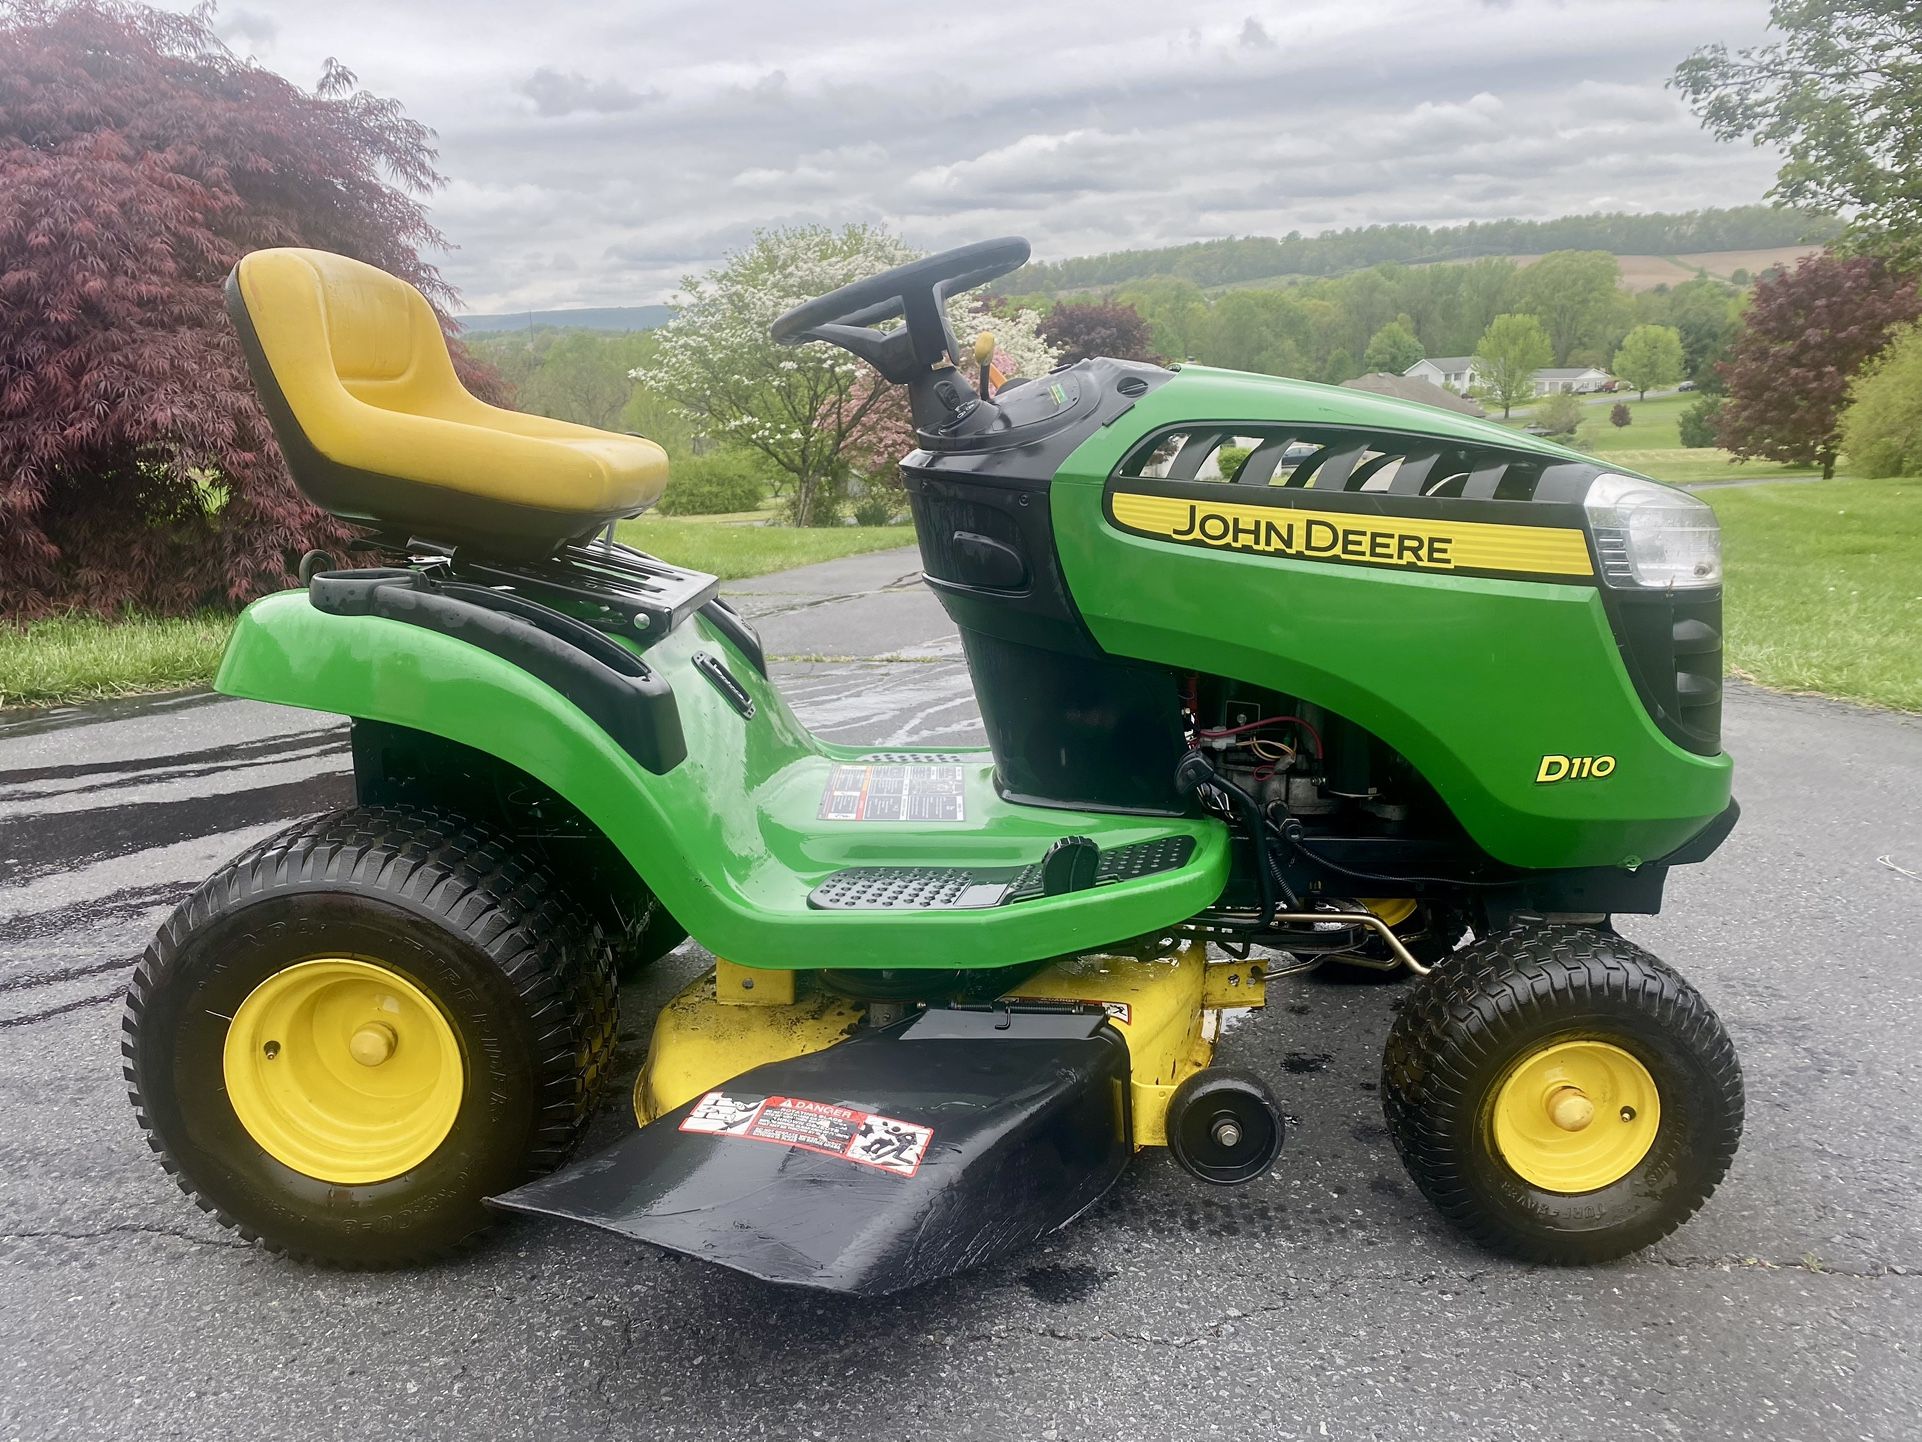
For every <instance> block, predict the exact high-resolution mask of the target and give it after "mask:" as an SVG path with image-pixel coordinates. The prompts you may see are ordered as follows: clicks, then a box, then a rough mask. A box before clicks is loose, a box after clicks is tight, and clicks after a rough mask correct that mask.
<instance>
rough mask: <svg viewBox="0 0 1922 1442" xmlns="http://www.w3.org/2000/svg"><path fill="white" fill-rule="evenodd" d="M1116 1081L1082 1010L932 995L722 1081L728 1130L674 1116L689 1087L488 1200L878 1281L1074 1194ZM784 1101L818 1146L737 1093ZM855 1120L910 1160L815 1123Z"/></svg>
mask: <svg viewBox="0 0 1922 1442" xmlns="http://www.w3.org/2000/svg"><path fill="white" fill-rule="evenodd" d="M1128 1079H1129V1071H1128V1048H1127V1044H1126V1043H1125V1042H1123V1041H1122V1040H1121V1037H1120V1035H1119V1033H1117V1032H1116V1031H1115V1030H1114V1028H1113V1027H1111V1026H1109V1025H1108V1024H1107V1021H1106V1018H1105V1016H1104V1015H1102V1014H1100V1013H1099V1011H1098V1010H1097V1009H1093V1008H1070V1007H1059V1008H1040V1007H1027V1006H1020V1005H1016V1006H1013V1007H1009V1006H1006V1005H1000V1006H996V1007H993V1008H992V1009H990V1008H959V1007H957V1008H935V1009H932V1010H930V1011H927V1012H925V1013H923V1014H922V1015H920V1016H919V1017H916V1018H914V1019H913V1020H911V1021H907V1022H903V1023H901V1024H900V1025H898V1026H895V1027H890V1028H888V1029H887V1030H885V1031H867V1032H863V1033H861V1034H859V1035H857V1036H855V1037H854V1038H852V1039H851V1040H848V1041H845V1042H842V1043H840V1044H839V1045H838V1046H832V1047H829V1048H828V1049H827V1050H825V1051H819V1052H814V1053H811V1054H809V1055H807V1056H800V1057H795V1058H793V1059H792V1060H789V1061H781V1062H775V1063H772V1064H771V1065H768V1066H762V1067H756V1068H755V1069H754V1070H752V1071H749V1072H745V1073H743V1074H742V1075H741V1076H738V1077H736V1078H734V1079H733V1080H731V1081H728V1082H724V1083H722V1084H721V1086H720V1087H718V1088H716V1091H717V1092H719V1093H721V1094H722V1096H723V1097H724V1098H726V1104H727V1105H728V1106H730V1107H733V1106H734V1105H735V1104H737V1103H745V1104H746V1109H745V1110H744V1111H743V1114H742V1117H741V1120H739V1121H738V1122H736V1123H735V1127H736V1130H735V1131H734V1132H733V1133H732V1134H729V1133H717V1132H715V1131H712V1130H707V1131H694V1130H684V1129H683V1128H684V1126H685V1125H686V1124H687V1123H688V1121H689V1118H690V1115H691V1114H692V1113H693V1111H694V1109H695V1108H696V1107H697V1106H699V1105H701V1101H700V1100H699V1099H697V1100H696V1101H694V1102H690V1103H688V1104H687V1105H685V1106H682V1107H680V1108H678V1109H676V1110H674V1111H672V1112H669V1113H668V1114H667V1115H666V1116H664V1117H662V1118H661V1119H660V1120H659V1121H657V1122H655V1123H654V1124H653V1125H651V1126H647V1127H643V1128H641V1130H640V1131H638V1132H635V1133H632V1134H631V1135H629V1136H628V1137H626V1138H625V1139H624V1140H622V1141H619V1142H616V1143H615V1144H614V1145H613V1146H611V1147H609V1148H608V1149H607V1150H606V1151H603V1152H601V1153H599V1154H598V1155H595V1156H591V1157H588V1158H585V1159H584V1160H582V1161H579V1162H576V1163H575V1164H574V1165H572V1166H571V1167H568V1168H566V1169H565V1170H563V1171H560V1172H557V1173H555V1174H554V1175H553V1176H551V1177H546V1178H543V1179H542V1180H540V1181H537V1182H532V1183H529V1184H528V1185H527V1186H524V1187H521V1188H520V1189H519V1190H517V1191H513V1192H510V1193H508V1194H507V1195H506V1196H504V1197H499V1198H496V1199H495V1202H494V1204H495V1205H496V1206H500V1207H504V1208H507V1209H510V1210H513V1211H518V1212H533V1213H536V1214H539V1215H543V1216H551V1217H563V1218H567V1219H570V1220H573V1221H580V1222H586V1223H588V1224H589V1225H592V1226H596V1227H604V1228H606V1229H608V1230H609V1231H613V1232H618V1233H620V1234H621V1235H623V1236H627V1237H632V1238H634V1239H635V1240H637V1241H643V1242H651V1243H653V1244H654V1245H656V1246H660V1247H667V1248H669V1249H671V1250H673V1251H677V1252H683V1253H685V1254H687V1255H688V1256H691V1257H698V1258H700V1259H702V1260H703V1261H709V1262H714V1263H717V1264H719V1265H721V1266H724V1267H732V1268H734V1269H735V1270H737V1271H741V1272H746V1273H747V1274H749V1275H750V1276H754V1277H760V1278H762V1279H763V1280H766V1281H770V1282H780V1283H785V1284H787V1285H790V1286H800V1287H815V1288H821V1289H824V1290H828V1291H835V1292H852V1293H856V1294H859V1295H865V1296H878V1295H882V1294H885V1293H888V1292H898V1291H901V1290H903V1289H904V1288H907V1287H913V1286H917V1285H919V1284H921V1283H924V1282H929V1281H933V1280H934V1279H936V1278H938V1277H946V1276H951V1275H953V1274H954V1273H956V1272H959V1271H962V1270H963V1269H965V1268H968V1267H975V1266H979V1265H981V1264H983V1263H985V1262H989V1261H992V1260H994V1259H995V1258H997V1257H1001V1256H1005V1255H1006V1254H1007V1253H1009V1252H1011V1251H1013V1250H1014V1249H1016V1248H1017V1247H1021V1246H1024V1245H1026V1244H1027V1243H1029V1242H1031V1241H1033V1240H1035V1239H1036V1238H1037V1237H1040V1236H1043V1235H1045V1234H1046V1233H1048V1232H1051V1231H1053V1230H1054V1229H1055V1228H1056V1227H1059V1226H1061V1225H1062V1224H1063V1223H1064V1222H1067V1221H1069V1220H1070V1219H1071V1218H1073V1217H1075V1216H1077V1215H1079V1214H1080V1213H1081V1212H1082V1211H1084V1210H1085V1209H1086V1208H1087V1207H1089V1206H1090V1205H1092V1204H1093V1203H1094V1202H1095V1201H1096V1200H1097V1199H1098V1198H1099V1197H1100V1196H1101V1195H1102V1194H1103V1193H1104V1192H1106V1191H1107V1190H1108V1188H1109V1187H1111V1186H1113V1185H1114V1183H1115V1182H1116V1180H1118V1179H1119V1178H1120V1176H1121V1174H1122V1172H1123V1171H1125V1170H1126V1169H1127V1165H1128V1159H1129V1157H1130V1156H1131V1155H1132V1154H1133V1151H1134V1143H1133V1118H1132V1115H1131V1113H1130V1109H1129V1086H1128ZM708 1095H712V1094H711V1093H710V1094H708ZM788 1098H792V1099H796V1100H799V1101H801V1102H803V1103H804V1104H807V1105H811V1106H817V1107H820V1108H823V1109H824V1110H825V1113H826V1114H825V1117H824V1125H823V1132H824V1134H825V1135H826V1136H827V1139H828V1140H829V1143H830V1144H829V1145H828V1146H826V1147H819V1146H816V1147H810V1146H805V1145H781V1144H778V1143H777V1142H775V1141H772V1140H767V1139H763V1138H762V1137H761V1136H759V1135H756V1134H755V1133H754V1131H753V1128H754V1126H755V1119H750V1118H751V1116H752V1115H753V1114H752V1109H753V1107H754V1106H755V1105H756V1104H758V1103H759V1102H761V1101H764V1100H767V1101H772V1100H779V1099H788ZM713 1110H714V1109H713V1108H712V1107H710V1111H709V1113H708V1114H706V1115H707V1116H711V1115H712V1114H713ZM850 1113H851V1114H853V1117H854V1118H856V1120H850V1118H849V1114H850ZM730 1114H731V1113H730ZM870 1124H873V1125H874V1127H875V1129H876V1130H877V1131H879V1132H883V1133H888V1134H892V1135H905V1136H906V1137H907V1145H908V1146H909V1147H910V1148H915V1149H916V1150H911V1151H909V1152H908V1153H907V1154H906V1156H905V1158H903V1157H902V1154H900V1153H897V1154H896V1156H897V1159H898V1160H902V1161H911V1163H912V1165H911V1166H909V1165H905V1164H898V1165H893V1166H888V1165H875V1164H868V1163H863V1162H860V1161H858V1160H855V1159H854V1158H853V1157H852V1156H851V1155H844V1154H841V1153H840V1152H838V1151H836V1150H835V1147H834V1145H833V1144H834V1143H836V1142H838V1141H839V1140H840V1133H838V1132H834V1131H833V1130H832V1129H833V1128H835V1127H837V1126H838V1127H840V1128H841V1129H842V1130H843V1131H848V1130H852V1129H853V1128H854V1127H863V1128H865V1127H867V1126H868V1125H870ZM695 1125H696V1126H709V1125H711V1123H710V1122H709V1121H708V1120H706V1117H705V1116H704V1118H703V1119H702V1120H701V1121H697V1122H696V1123H695ZM857 1136H858V1134H857ZM858 1144H859V1143H858V1141H857V1142H854V1143H850V1151H852V1149H853V1147H855V1146H857V1145H858Z"/></svg>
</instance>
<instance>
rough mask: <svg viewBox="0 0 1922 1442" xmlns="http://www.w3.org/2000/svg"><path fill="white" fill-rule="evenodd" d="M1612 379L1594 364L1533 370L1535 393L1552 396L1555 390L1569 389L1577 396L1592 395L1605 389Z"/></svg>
mask: <svg viewBox="0 0 1922 1442" xmlns="http://www.w3.org/2000/svg"><path fill="white" fill-rule="evenodd" d="M1613 379H1615V377H1613V376H1611V375H1610V374H1609V373H1608V372H1607V371H1605V370H1598V369H1597V368H1596V367H1594V366H1550V367H1548V368H1547V369H1544V370H1538V371H1536V372H1535V394H1536V395H1538V396H1552V395H1554V394H1555V393H1556V392H1557V391H1570V392H1572V393H1574V394H1575V395H1578V396H1587V395H1593V394H1595V392H1597V391H1600V390H1605V389H1607V387H1608V383H1609V382H1610V381H1612V380H1613Z"/></svg>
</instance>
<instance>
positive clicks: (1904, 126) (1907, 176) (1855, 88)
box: [1673, 0, 1922, 267]
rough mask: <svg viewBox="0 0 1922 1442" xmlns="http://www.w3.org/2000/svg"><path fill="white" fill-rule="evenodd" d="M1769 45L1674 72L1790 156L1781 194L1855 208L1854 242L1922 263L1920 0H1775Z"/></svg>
mask: <svg viewBox="0 0 1922 1442" xmlns="http://www.w3.org/2000/svg"><path fill="white" fill-rule="evenodd" d="M1769 25H1770V28H1771V29H1772V30H1773V31H1775V32H1776V33H1777V34H1778V35H1780V37H1781V38H1780V39H1779V40H1775V41H1773V42H1772V43H1770V44H1767V45H1759V46H1752V47H1750V48H1747V49H1744V50H1738V51H1736V52H1734V53H1733V54H1731V53H1730V52H1729V50H1728V49H1727V47H1725V46H1721V45H1710V46H1707V47H1705V48H1703V49H1701V50H1697V51H1696V52H1695V53H1694V54H1693V55H1691V56H1689V58H1688V59H1687V60H1685V61H1683V62H1682V64H1681V65H1680V66H1679V67H1678V68H1677V70H1676V72H1675V79H1674V82H1673V83H1674V84H1675V85H1676V86H1677V87H1678V88H1679V89H1680V90H1681V91H1682V93H1683V94H1685V95H1686V96H1688V98H1689V100H1690V102H1691V103H1692V104H1693V105H1694V107H1695V111H1696V113H1697V114H1698V115H1699V116H1700V117H1701V118H1702V123H1703V124H1704V125H1706V126H1707V127H1708V128H1709V129H1710V130H1711V131H1713V132H1714V133H1715V134H1716V135H1717V136H1718V137H1720V138H1721V139H1723V140H1735V139H1739V138H1741V137H1743V136H1748V137H1751V138H1752V139H1753V140H1754V142H1755V144H1757V145H1764V144H1767V145H1773V146H1776V147H1778V148H1779V149H1781V150H1782V151H1783V152H1784V154H1785V155H1786V156H1787V160H1786V161H1785V162H1784V164H1783V166H1782V168H1781V170H1780V172H1778V174H1777V176H1776V183H1775V189H1774V191H1773V192H1772V193H1773V194H1774V195H1776V196H1777V197H1779V198H1780V199H1781V200H1783V201H1785V202H1787V203H1788V204H1790V205H1810V206H1816V207H1819V208H1820V209H1822V210H1826V211H1836V210H1842V211H1847V212H1850V213H1852V215H1853V219H1852V220H1851V222H1850V226H1849V232H1850V238H1851V240H1852V241H1853V242H1854V243H1856V244H1858V245H1860V246H1862V247H1864V248H1867V249H1871V250H1875V251H1880V252H1883V253H1886V254H1888V255H1890V256H1891V258H1894V259H1896V260H1897V261H1898V263H1900V264H1903V265H1905V266H1910V267H1912V266H1915V265H1917V264H1922V126H1918V125H1917V123H1916V117H1917V115H1922V17H1918V12H1917V9H1916V5H1915V0H1775V3H1774V4H1773V5H1772V6H1771V7H1770V11H1769Z"/></svg>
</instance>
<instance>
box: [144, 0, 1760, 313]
mask: <svg viewBox="0 0 1922 1442" xmlns="http://www.w3.org/2000/svg"><path fill="white" fill-rule="evenodd" d="M167 3H171V4H176V5H178V6H179V7H180V8H183V9H184V8H187V6H188V4H189V3H190V0H167ZM249 6H250V8H249V11H248V12H247V13H248V14H250V15H257V16H260V17H262V18H264V19H266V20H268V21H269V22H277V25H278V34H277V36H276V37H275V39H274V42H273V49H272V53H271V55H270V56H269V57H268V58H269V60H270V61H271V63H272V64H274V65H275V66H276V67H277V68H281V69H284V71H285V73H287V74H288V75H289V76H291V77H294V78H295V79H306V78H311V76H312V75H313V74H315V73H318V68H319V62H320V60H321V59H322V58H324V57H325V56H327V55H339V56H340V57H341V59H342V60H343V61H344V62H346V63H347V64H349V65H351V66H352V67H353V68H354V69H355V71H356V72H357V73H358V74H359V75H360V76H361V78H362V81H363V83H365V84H366V85H367V86H368V87H369V88H370V89H373V90H375V91H378V92H379V93H382V94H386V95H391V96H394V97H396V98H397V99H399V100H400V101H402V102H403V103H404V104H405V105H406V106H407V108H408V111H409V113H411V114H413V115H414V116H416V117H418V118H419V119H421V120H422V121H424V122H425V123H427V124H428V125H431V126H433V127H434V129H435V130H436V131H437V132H438V134H439V138H440V150H441V160H440V164H441V168H442V169H443V170H444V171H445V172H446V173H447V174H448V176H449V177H450V178H451V179H450V183H449V185H448V186H447V187H446V188H445V189H444V190H442V191H441V192H439V193H438V194H436V195H435V196H434V197H433V199H432V205H433V209H434V219H435V221H436V223H437V224H438V225H439V226H440V227H441V228H442V230H443V231H445V233H446V234H447V235H448V236H449V237H450V239H451V240H452V241H453V242H454V243H455V244H456V245H457V246H458V247H459V248H458V249H457V250H455V251H454V252H453V253H452V254H450V255H449V256H447V257H445V258H444V260H443V262H442V263H443V269H444V270H445V272H446V274H447V276H448V278H449V279H450V280H452V281H453V282H454V283H455V284H457V285H458V286H460V287H461V289H462V291H463V292H464V295H465V298H466V301H467V303H468V304H469V305H470V306H471V307H473V308H474V309H477V310H496V309H499V310H508V309H519V308H522V307H547V306H566V305H597V304H638V303H643V302H647V301H654V300H659V299H662V298H664V297H666V296H667V295H669V294H671V293H672V292H673V291H674V289H675V288H676V287H677V285H678V283H679V280H680V277H681V276H682V275H683V274H685V273H687V272H688V271H690V270H698V269H700V268H702V267H704V266H705V265H707V264H709V263H712V262H713V261H715V260H717V259H718V258H719V257H720V255H721V253H722V252H723V251H724V250H726V249H728V248H729V247H733V246H738V245H740V244H742V243H744V242H745V241H746V240H747V239H748V238H749V237H750V236H751V235H752V233H753V231H754V230H755V229H756V228H757V227H761V226H766V225H771V224H780V223H800V222H810V221H818V222H821V223H826V224H841V223H844V222H847V221H855V220H860V221H875V222H880V223H885V224H888V225H891V226H893V227H894V228H895V229H897V230H898V231H899V232H900V233H901V234H902V235H903V236H904V238H906V239H907V240H908V241H909V242H910V243H912V244H915V245H919V246H924V247H930V248H932V247H935V246H940V245H944V244H952V243H957V242H959V241H961V240H966V239H974V238H979V237H981V236H986V235H996V234H1002V233H1006V232H1010V231H1013V232H1016V233H1020V234H1025V235H1027V236H1028V237H1029V238H1030V239H1031V240H1032V241H1033V242H1034V244H1035V249H1036V253H1037V254H1039V255H1041V256H1042V257H1044V258H1054V257H1059V256H1064V255H1074V254H1086V253H1090V252H1094V251H1101V250H1113V249H1118V248H1123V247H1129V246H1137V245H1158V244H1169V243H1175V242H1180V241H1187V240H1197V239H1205V238H1208V237H1211V236H1218V235H1224V234H1231V233H1232V234H1242V235H1247V234H1285V233H1287V232H1288V231H1291V230H1301V231H1304V232H1313V231H1316V230H1320V229H1326V228H1330V227H1340V226H1348V225H1367V224H1374V223H1385V222H1423V223H1429V224H1448V223H1453V222H1460V221H1465V220H1480V219H1493V218H1497V217H1501V216H1508V215H1519V216H1525V217H1545V216H1551V215H1559V214H1564V213H1567V212H1570V211H1580V210H1589V209H1597V208H1610V209H1629V210H1632V209H1646V210H1658V209H1660V210H1686V209H1695V208H1699V207H1701V206H1706V205H1730V204H1745V203H1749V202H1753V201H1755V200H1757V199H1759V198H1760V197H1761V195H1762V193H1763V192H1764V191H1765V190H1766V189H1767V187H1768V185H1769V183H1770V180H1771V179H1772V176H1773V172H1774V168H1775V161H1774V159H1773V157H1772V156H1771V155H1770V154H1769V152H1767V151H1766V150H1763V151H1757V150H1754V149H1752V148H1750V147H1748V146H1725V145H1718V144H1717V143H1715V142H1714V141H1713V140H1711V139H1710V138H1709V137H1707V136H1706V135H1704V134H1703V133H1702V131H1701V128H1700V127H1699V125H1697V124H1696V122H1695V121H1694V119H1693V118H1692V117H1691V116H1690V115H1689V114H1688V113H1687V111H1686V109H1685V108H1684V107H1683V106H1682V105H1681V103H1680V102H1679V101H1678V100H1677V98H1676V97H1675V96H1674V94H1672V93H1670V92H1667V91H1665V90H1664V88H1663V82H1664V81H1665V80H1666V78H1667V77H1668V75H1669V73H1670V71H1671V70H1672V69H1673V68H1674V65H1675V63H1676V62H1677V61H1679V60H1680V59H1681V58H1682V57H1683V56H1685V55H1686V54H1688V52H1689V51H1690V50H1691V49H1693V48H1694V47H1695V46H1697V45H1701V44H1705V43H1709V42H1712V41H1722V42H1725V43H1729V44H1745V43H1752V42H1753V41H1754V40H1756V39H1757V38H1759V36H1760V34H1761V32H1762V27H1763V25H1764V23H1765V21H1766V18H1767V7H1766V3H1765V0H1691V3H1689V4H1687V5H1678V4H1673V3H1670V0H1606V3H1599V0H1598V3H1593V4H1584V5H1564V4H1558V3H1554V0H1512V3H1510V4H1506V5H1503V6H1502V7H1500V8H1486V7H1474V8H1468V7H1462V6H1450V5H1436V4H1433V3H1432V0H1291V3H1287V4H1283V3H1280V0H1272V3H1258V0H1188V3H1186V4H1184V5H1182V6H1179V7H1170V6H1168V5H1167V4H1166V3H1165V0H1109V3H1108V4H1107V5H1104V6H1103V7H1102V9H1101V15H1100V22H1101V23H1100V24H1098V25H1095V24H1091V23H1090V19H1089V13H1088V12H1087V11H1086V10H1085V9H1084V8H1081V7H1075V6H1060V7H1052V8H1050V7H1034V6H1027V7H1021V8H1020V9H1018V10H1014V9H1003V10H996V9H994V8H992V7H988V8H980V7H977V8H976V9H974V10H971V11H968V12H966V13H965V14H957V16H955V17H954V18H953V19H952V20H949V21H944V22H943V23H941V24H940V25H939V26H933V25H931V24H930V23H929V21H928V20H927V18H926V16H925V14H924V13H922V12H920V11H916V10H913V9H912V8H911V7H898V6H877V5H860V6H806V7H802V6H796V5H793V4H792V3H791V0H734V3H733V4H731V5H729V6H726V7H718V6H714V5H712V4H705V5H694V4H685V3H684V4H677V5H663V6H646V7H625V8H622V7H614V8H612V9H610V8H609V7H606V6H602V5H589V4H587V3H584V0H550V3H549V4H547V5H546V6H545V7H544V8H543V9H542V10H541V11H540V12H539V15H538V17H537V19H534V20H532V21H530V16H529V10H528V7H527V5H526V3H525V0H460V3H458V4H457V3H455V0H412V3H410V4H408V5H406V6H395V5H393V4H391V0H330V3H329V4H328V5H326V6H314V5H311V4H307V3H305V0H249ZM1264 37H1265V38H1266V40H1267V41H1269V42H1271V43H1269V44H1263V43H1262V39H1263V38H1264ZM530 101H531V102H532V104H530V103H529V102H530Z"/></svg>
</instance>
